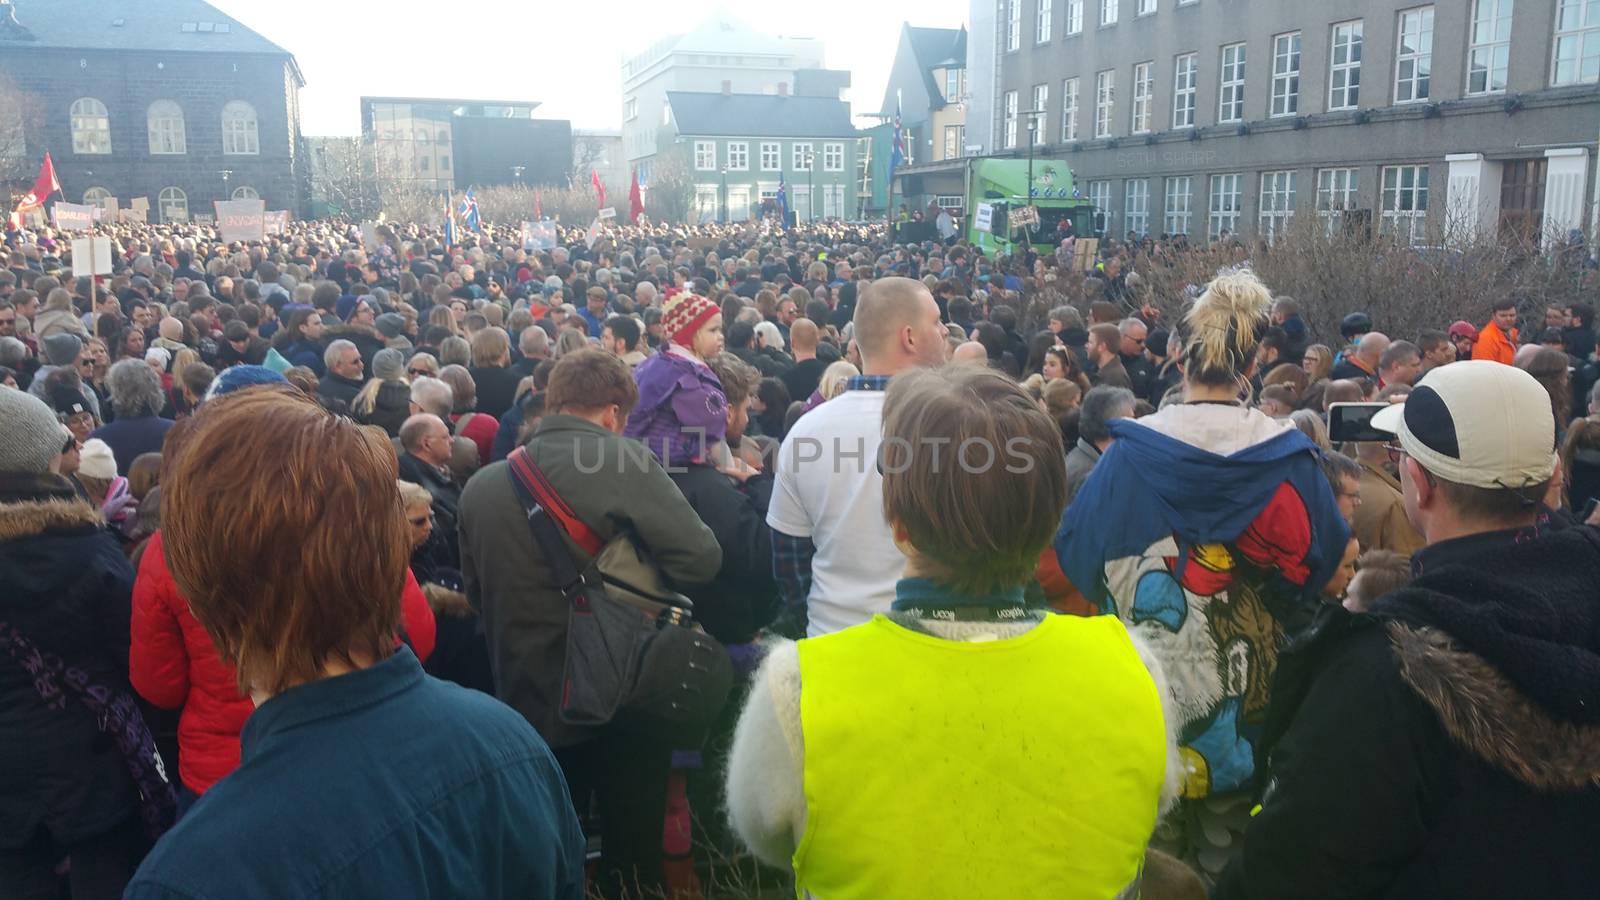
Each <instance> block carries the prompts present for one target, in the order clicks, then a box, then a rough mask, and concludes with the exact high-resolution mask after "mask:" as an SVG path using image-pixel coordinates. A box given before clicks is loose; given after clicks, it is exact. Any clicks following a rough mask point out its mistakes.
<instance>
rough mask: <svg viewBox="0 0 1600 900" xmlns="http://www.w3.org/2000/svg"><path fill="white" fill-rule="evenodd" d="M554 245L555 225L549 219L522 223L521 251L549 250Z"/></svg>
mask: <svg viewBox="0 0 1600 900" xmlns="http://www.w3.org/2000/svg"><path fill="white" fill-rule="evenodd" d="M555 245H556V225H555V223H554V222H552V221H550V220H549V219H544V220H542V221H538V222H523V223H522V249H524V250H549V249H551V248H553V247H555Z"/></svg>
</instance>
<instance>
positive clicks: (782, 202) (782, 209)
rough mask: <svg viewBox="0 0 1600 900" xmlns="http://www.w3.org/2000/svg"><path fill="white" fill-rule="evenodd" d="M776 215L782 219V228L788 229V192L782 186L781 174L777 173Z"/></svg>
mask: <svg viewBox="0 0 1600 900" xmlns="http://www.w3.org/2000/svg"><path fill="white" fill-rule="evenodd" d="M778 215H779V216H781V217H782V220H783V227H784V228H788V227H789V191H788V189H787V188H785V187H784V186H783V173H782V172H779V173H778Z"/></svg>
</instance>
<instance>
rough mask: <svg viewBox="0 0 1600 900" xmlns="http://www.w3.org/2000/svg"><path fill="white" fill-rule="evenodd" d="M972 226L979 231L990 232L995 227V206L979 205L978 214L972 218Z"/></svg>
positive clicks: (990, 204) (989, 204) (988, 204)
mask: <svg viewBox="0 0 1600 900" xmlns="http://www.w3.org/2000/svg"><path fill="white" fill-rule="evenodd" d="M972 224H973V226H974V227H975V228H977V229H978V230H979V231H988V230H989V229H990V228H991V227H992V226H993V225H994V204H992V203H979V204H978V210H977V213H976V214H974V215H973V217H972Z"/></svg>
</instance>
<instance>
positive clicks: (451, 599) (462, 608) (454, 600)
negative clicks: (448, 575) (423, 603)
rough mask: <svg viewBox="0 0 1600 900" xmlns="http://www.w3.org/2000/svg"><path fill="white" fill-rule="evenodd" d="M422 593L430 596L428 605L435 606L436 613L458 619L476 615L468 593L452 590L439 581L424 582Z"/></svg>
mask: <svg viewBox="0 0 1600 900" xmlns="http://www.w3.org/2000/svg"><path fill="white" fill-rule="evenodd" d="M422 595H423V596H424V597H427V598H428V605H429V606H430V607H432V608H433V612H434V614H435V615H440V616H451V617H453V618H458V619H464V618H467V617H469V616H472V615H476V612H475V611H474V610H473V608H472V604H471V603H469V602H467V595H466V594H463V593H461V592H460V591H456V590H451V589H450V588H447V587H445V586H444V585H442V584H439V583H437V582H433V581H430V582H427V583H426V584H424V585H423V586H422Z"/></svg>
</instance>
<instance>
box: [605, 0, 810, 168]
mask: <svg viewBox="0 0 1600 900" xmlns="http://www.w3.org/2000/svg"><path fill="white" fill-rule="evenodd" d="M820 68H822V42H821V41H818V40H816V39H815V38H807V37H775V36H772V35H766V34H762V33H760V32H758V31H755V30H753V29H751V28H750V27H749V26H748V25H745V24H744V23H742V22H740V21H738V20H737V19H734V18H732V17H730V16H727V15H724V14H718V15H714V16H712V17H711V18H709V19H707V20H706V21H705V22H703V23H701V25H700V26H699V27H697V28H695V29H694V30H693V31H690V32H687V33H685V34H675V35H671V36H669V37H666V38H663V39H661V40H659V41H657V42H656V43H655V44H653V45H652V46H650V47H649V48H648V49H646V50H645V51H643V52H641V53H638V54H635V55H634V56H631V57H629V58H627V59H625V60H623V63H622V145H623V152H624V154H625V157H626V161H627V162H628V163H629V164H630V165H638V166H639V167H640V177H641V178H644V179H646V180H648V172H649V162H650V158H651V157H653V156H655V154H656V152H657V149H658V146H659V145H660V141H661V134H660V132H661V129H662V128H664V127H666V125H667V118H666V117H667V94H668V93H669V92H671V91H682V92H697V93H715V92H722V91H726V92H729V93H735V94H779V93H784V92H788V91H790V90H792V88H793V86H794V76H795V73H796V72H797V71H799V70H802V69H820Z"/></svg>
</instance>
